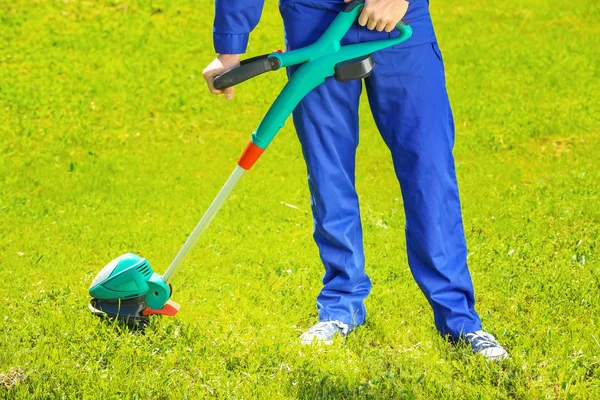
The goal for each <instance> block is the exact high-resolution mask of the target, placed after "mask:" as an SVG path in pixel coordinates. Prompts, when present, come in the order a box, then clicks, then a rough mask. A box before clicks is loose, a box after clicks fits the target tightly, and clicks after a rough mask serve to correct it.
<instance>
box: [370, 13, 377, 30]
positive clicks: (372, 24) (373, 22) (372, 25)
mask: <svg viewBox="0 0 600 400" xmlns="http://www.w3.org/2000/svg"><path fill="white" fill-rule="evenodd" d="M377 22H378V21H377V19H376V18H375V17H373V16H370V17H369V22H367V28H368V29H369V30H373V29H375V27H376V26H377Z"/></svg>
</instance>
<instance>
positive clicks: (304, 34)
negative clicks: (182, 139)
mask: <svg viewBox="0 0 600 400" xmlns="http://www.w3.org/2000/svg"><path fill="white" fill-rule="evenodd" d="M345 1H346V2H347V3H348V2H350V1H351V0H345ZM279 6H280V11H281V15H282V17H283V20H284V26H285V38H286V46H287V49H288V50H293V49H296V48H299V47H304V46H307V45H309V44H311V43H313V42H314V41H316V40H317V39H318V38H319V36H320V35H321V34H322V33H323V31H324V30H325V29H326V28H327V27H328V26H329V23H330V22H331V21H332V20H333V19H334V18H335V17H336V15H337V14H338V13H339V12H340V11H341V10H342V9H343V7H344V3H343V1H342V0H295V1H294V0H280V5H279ZM262 7H263V1H260V0H216V7H215V10H216V15H215V23H214V34H213V37H214V44H215V50H216V52H217V53H218V54H219V56H218V57H217V58H216V59H215V60H214V61H213V62H212V63H211V64H210V65H208V67H206V69H205V70H204V73H203V75H204V77H205V79H206V81H207V83H208V86H209V89H210V91H211V92H212V93H214V94H223V95H224V96H225V98H226V99H228V100H229V99H231V98H232V97H233V88H229V89H225V90H224V91H219V90H216V89H214V87H213V80H214V77H215V76H217V75H219V74H222V73H223V72H224V71H226V70H228V69H230V68H233V67H235V66H237V65H238V64H239V61H240V54H242V53H244V52H245V51H246V46H247V43H248V36H249V33H250V32H251V31H252V29H253V28H254V27H255V26H256V24H257V23H258V20H259V18H260V14H261V12H262ZM402 18H404V19H405V20H406V22H408V24H410V25H411V27H412V29H413V36H412V37H411V38H410V39H409V40H407V41H406V42H404V43H402V44H400V45H397V46H394V47H391V48H388V49H385V50H381V51H379V52H376V53H375V54H374V58H375V63H376V67H375V68H374V70H373V73H372V74H371V76H370V77H368V78H366V79H365V80H364V82H365V87H366V90H367V94H368V98H369V104H370V107H371V111H372V114H373V117H374V118H375V122H376V124H377V127H378V129H379V131H380V133H381V135H382V137H383V139H384V141H385V143H386V144H387V146H388V147H389V149H390V151H391V154H392V159H393V162H394V168H395V172H396V176H397V178H398V181H399V182H400V186H401V190H402V197H403V200H404V208H405V213H406V243H407V246H406V247H407V249H408V261H409V264H410V268H411V271H412V273H413V276H414V278H415V280H416V282H417V284H418V285H419V287H420V288H421V290H422V291H423V293H424V294H425V296H426V298H427V300H428V301H429V303H430V305H431V307H432V308H433V313H434V319H435V325H436V327H437V329H438V330H439V332H440V333H441V334H442V335H450V336H451V337H452V338H453V339H455V340H459V339H460V340H463V341H466V342H467V343H469V344H470V345H471V347H472V348H473V351H474V352H475V353H478V354H481V355H482V356H484V357H486V358H488V359H493V360H500V359H504V358H506V356H507V352H506V351H505V350H504V349H503V348H502V346H500V344H498V342H497V341H496V340H495V338H494V337H493V336H492V335H490V334H488V333H485V332H483V331H482V330H481V321H480V319H479V316H478V315H477V313H476V312H475V309H474V304H475V299H474V295H473V286H472V283H471V277H470V275H469V270H468V267H467V260H466V256H467V251H466V244H465V238H464V231H463V225H462V216H461V210H460V202H459V195H458V187H457V182H456V174H455V169H454V158H453V155H452V148H453V145H454V123H453V119H452V112H451V109H450V103H449V100H448V95H447V93H446V86H445V77H444V66H443V61H442V55H441V53H440V51H439V48H438V46H437V42H436V37H435V33H434V30H433V25H432V22H431V18H430V15H429V1H428V0H413V1H412V3H410V5H409V4H408V3H407V2H406V1H404V0H366V3H365V6H364V8H363V10H362V12H361V14H360V17H359V19H358V23H357V24H355V26H353V27H352V28H351V29H350V31H349V32H348V34H347V35H346V37H345V38H344V41H343V42H342V45H344V44H350V43H357V42H364V41H370V40H377V39H386V38H390V35H392V34H393V33H392V32H393V30H394V26H395V25H396V23H398V22H399V21H400V20H401V19H402ZM294 71H295V68H294V67H292V68H290V69H289V70H288V73H289V74H293V73H294ZM361 90H362V82H361V81H360V80H354V81H350V82H338V81H336V80H335V79H327V80H326V82H325V83H324V84H322V85H321V86H319V87H317V88H316V89H315V90H313V91H312V92H311V93H310V94H308V96H306V97H305V98H304V99H303V100H302V101H301V103H300V104H299V105H298V107H296V109H295V110H294V113H293V120H294V125H295V127H296V131H297V133H298V137H299V139H300V142H301V144H302V151H303V154H304V158H305V161H306V165H307V170H308V184H309V187H310V192H311V207H312V211H313V217H314V225H315V229H314V238H315V241H316V243H317V246H318V248H319V252H320V255H321V259H322V261H323V264H324V266H325V275H324V277H323V289H322V290H321V293H320V294H319V296H318V299H317V306H318V310H319V321H320V322H319V323H318V324H316V325H315V326H313V327H312V328H310V329H309V330H308V331H307V332H305V333H304V334H303V335H302V336H301V337H300V339H301V341H302V343H305V344H309V343H313V342H324V343H331V342H332V339H333V337H334V336H335V335H341V336H345V335H347V334H348V333H350V332H351V331H352V330H353V329H354V328H356V327H357V326H359V325H361V324H362V323H364V321H365V317H366V310H365V306H364V300H365V298H366V297H367V295H368V294H369V292H370V290H371V282H370V280H369V278H368V276H367V275H366V274H365V271H364V255H363V243H362V229H361V222H360V215H359V205H358V197H357V194H356V190H355V155H356V147H357V145H358V103H359V97H360V93H361Z"/></svg>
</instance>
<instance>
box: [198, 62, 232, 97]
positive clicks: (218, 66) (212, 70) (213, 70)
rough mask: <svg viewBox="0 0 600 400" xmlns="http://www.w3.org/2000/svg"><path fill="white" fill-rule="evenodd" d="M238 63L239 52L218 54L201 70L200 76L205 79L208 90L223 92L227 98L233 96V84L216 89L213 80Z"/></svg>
mask: <svg viewBox="0 0 600 400" xmlns="http://www.w3.org/2000/svg"><path fill="white" fill-rule="evenodd" d="M238 65H240V55H239V54H220V55H219V56H218V57H217V58H215V59H214V60H213V61H212V62H211V63H210V64H208V66H207V67H206V68H204V71H202V76H203V77H204V79H205V80H206V84H207V85H208V90H210V92H211V93H212V94H223V95H225V98H226V99H227V100H231V99H232V98H233V86H232V87H229V88H227V89H224V90H217V89H215V86H214V81H215V78H216V77H217V76H219V75H221V74H223V73H224V72H226V71H229V70H230V69H231V68H234V67H237V66H238Z"/></svg>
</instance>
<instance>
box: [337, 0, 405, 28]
mask: <svg viewBox="0 0 600 400" xmlns="http://www.w3.org/2000/svg"><path fill="white" fill-rule="evenodd" d="M344 1H345V2H346V3H351V2H352V1H353V0H344ZM407 10H408V2H407V1H405V0H366V1H365V5H364V7H363V9H362V11H361V12H360V16H359V17H358V24H359V25H360V26H366V27H367V28H369V29H370V30H373V29H376V30H377V31H379V32H382V31H386V32H391V31H393V30H394V28H395V27H396V24H397V23H398V22H400V20H401V19H402V18H403V17H404V14H406V11H407Z"/></svg>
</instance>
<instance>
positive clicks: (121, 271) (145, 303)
mask: <svg viewBox="0 0 600 400" xmlns="http://www.w3.org/2000/svg"><path fill="white" fill-rule="evenodd" d="M89 292H90V295H91V296H92V300H91V301H90V304H89V309H90V311H91V312H92V313H93V314H94V315H98V316H104V317H108V318H110V319H118V320H120V321H123V322H125V323H126V324H127V325H128V326H129V327H131V328H138V329H140V328H141V329H143V328H145V327H146V326H147V325H148V321H149V320H148V316H149V315H152V314H161V315H168V316H173V315H175V314H176V313H177V311H179V304H177V303H175V302H174V301H171V300H169V299H170V297H171V293H172V290H171V285H167V284H166V283H165V282H164V281H163V279H162V276H161V275H159V274H157V273H155V272H153V271H152V267H151V266H150V264H149V263H148V261H147V260H146V259H144V258H141V257H140V256H137V255H135V254H132V253H127V254H124V255H122V256H120V257H117V258H115V259H114V260H112V261H111V262H110V263H108V264H107V265H106V266H105V267H104V268H102V270H101V271H100V273H99V274H98V275H96V277H95V278H94V280H93V281H92V284H91V286H90V290H89Z"/></svg>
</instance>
